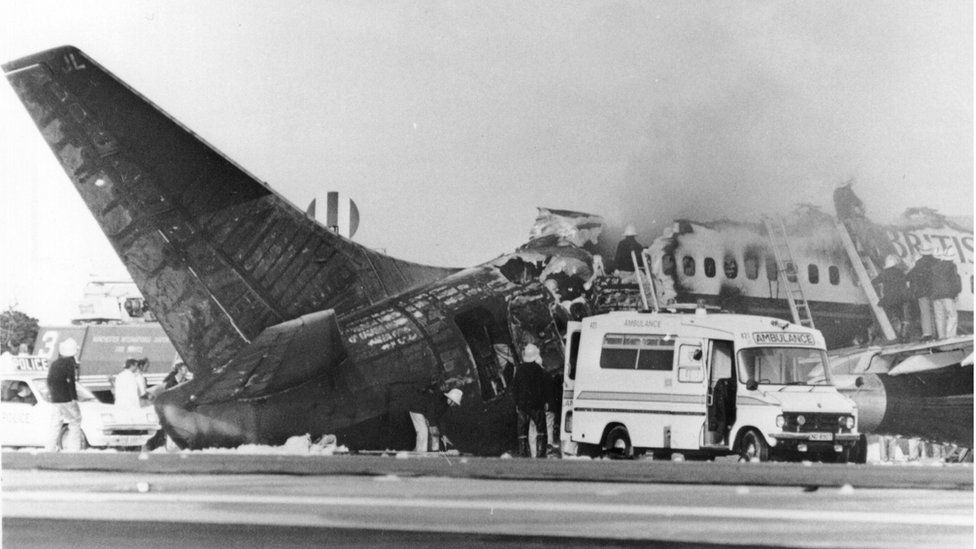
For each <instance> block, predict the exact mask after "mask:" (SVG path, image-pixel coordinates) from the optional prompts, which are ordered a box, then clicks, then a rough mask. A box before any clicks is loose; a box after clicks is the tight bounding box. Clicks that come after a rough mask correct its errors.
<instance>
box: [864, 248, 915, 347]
mask: <svg viewBox="0 0 976 549" xmlns="http://www.w3.org/2000/svg"><path fill="white" fill-rule="evenodd" d="M898 263H899V261H898V256H895V255H889V256H888V257H886V258H885V269H884V270H883V271H881V274H879V275H878V277H877V278H875V279H874V280H873V281H872V282H873V283H874V284H875V285H876V286H878V287H879V288H880V291H881V299H880V300H878V305H880V306H881V308H882V309H884V312H885V314H886V315H887V316H888V320H889V321H890V322H891V327H892V328H894V330H895V333H896V334H897V335H898V339H899V340H902V339H904V337H905V331H906V330H905V328H906V325H907V323H908V316H907V314H906V309H907V308H908V300H909V299H910V296H909V294H908V279H907V278H906V277H905V273H904V272H902V270H901V267H900V266H899V265H898Z"/></svg>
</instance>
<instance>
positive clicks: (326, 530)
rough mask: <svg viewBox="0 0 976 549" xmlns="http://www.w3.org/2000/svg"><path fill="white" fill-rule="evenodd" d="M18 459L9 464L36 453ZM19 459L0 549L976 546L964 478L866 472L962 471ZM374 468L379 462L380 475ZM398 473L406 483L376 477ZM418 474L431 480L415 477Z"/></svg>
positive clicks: (8, 487)
mask: <svg viewBox="0 0 976 549" xmlns="http://www.w3.org/2000/svg"><path fill="white" fill-rule="evenodd" d="M14 454H16V455H17V456H18V459H19V458H20V457H22V456H30V454H26V453H14ZM14 454H11V453H5V454H3V466H4V469H3V482H2V486H3V514H4V524H3V538H4V539H3V541H4V546H5V547H40V546H49V545H48V544H49V543H53V544H54V545H62V546H63V545H65V544H64V543H63V541H64V539H65V537H64V536H66V535H67V536H69V537H70V539H71V540H72V543H71V545H78V546H79V547H85V546H90V547H127V548H128V547H132V546H139V547H168V548H172V547H174V546H175V547H226V546H230V545H233V546H239V547H269V546H289V547H310V546H321V545H323V544H330V545H335V546H363V545H369V546H380V547H394V546H396V547H423V546H430V545H433V544H437V545H444V544H447V545H450V546H474V547H478V546H480V547H487V546H492V547H506V546H516V545H517V546H519V547H595V546H601V547H613V546H629V547H635V546H641V547H648V546H675V545H674V544H676V543H678V544H682V545H677V546H679V547H681V546H685V547H729V546H750V547H751V546H767V547H885V548H892V547H931V546H937V547H940V548H947V547H972V545H973V516H972V509H973V493H972V490H971V486H972V484H971V483H972V469H971V468H970V467H965V466H964V467H959V468H957V467H943V468H938V467H901V468H892V467H874V468H873V469H875V470H879V471H882V472H883V471H896V472H897V473H898V474H897V475H891V477H892V478H894V477H902V479H903V483H904V484H905V485H909V486H910V485H912V484H913V480H912V477H913V476H915V475H920V476H922V477H927V476H928V475H929V470H936V469H939V470H942V469H948V470H951V471H961V472H962V474H959V475H958V476H960V477H965V476H967V475H968V478H969V488H963V489H959V486H958V485H957V486H955V488H954V489H938V490H936V489H931V488H925V489H918V488H912V489H906V488H886V489H877V488H863V487H855V486H853V485H846V486H845V485H841V487H836V486H834V485H832V484H831V482H816V483H809V484H806V485H802V484H795V485H793V486H768V485H752V486H747V485H745V484H736V483H735V482H734V479H728V481H727V482H724V483H719V484H689V483H680V484H676V483H661V482H657V481H640V480H638V481H629V480H628V481H620V480H619V479H613V480H611V481H607V480H570V479H568V478H562V479H561V480H562V481H560V482H553V481H548V480H537V479H536V480H533V479H527V478H524V477H525V476H528V475H527V474H526V471H527V470H528V471H529V472H531V468H529V465H532V466H535V467H540V468H542V469H541V470H542V471H546V470H549V469H554V470H559V469H561V467H560V463H563V464H571V463H572V462H569V461H565V462H559V461H557V460H549V461H544V462H543V461H537V462H531V461H529V460H486V461H485V462H481V461H478V460H475V461H474V462H471V461H469V462H468V463H467V465H470V466H471V468H480V469H482V470H485V471H489V472H491V471H494V470H495V469H501V470H506V471H508V474H509V476H510V477H511V478H491V479H487V478H474V477H473V476H472V475H471V474H470V473H471V471H468V473H469V474H467V475H465V476H460V475H453V476H451V475H443V474H437V472H436V471H437V470H439V471H442V472H443V471H451V470H452V468H451V467H450V466H447V465H446V464H441V465H440V466H438V465H435V463H436V462H438V461H441V460H443V458H424V459H394V458H375V457H370V458H368V459H364V458H352V457H349V456H346V457H343V458H322V457H314V456H291V457H294V458H298V459H299V462H300V460H301V459H304V460H305V463H306V468H307V469H312V468H314V467H312V464H319V467H324V465H321V464H322V463H332V464H333V469H332V472H331V473H328V474H316V473H309V472H308V471H306V472H304V473H300V474H295V473H291V474H280V471H278V473H279V474H237V473H233V472H224V473H222V474H211V473H203V472H198V473H196V474H186V473H161V472H152V471H149V470H148V469H149V465H151V464H153V463H154V461H155V462H157V463H156V465H157V466H159V465H160V464H164V462H165V465H166V467H168V466H170V464H169V461H168V460H169V458H173V459H176V460H180V461H182V462H184V463H195V462H194V461H193V460H194V459H195V458H193V457H189V456H188V457H184V458H180V457H179V456H178V455H177V456H169V455H167V456H165V458H166V459H165V460H163V459H161V460H156V459H155V458H156V457H158V456H156V455H155V454H153V455H149V456H148V459H142V460H140V459H139V458H138V455H120V456H121V457H122V458H132V462H135V463H139V464H143V465H144V466H145V467H146V470H128V471H121V470H115V471H57V470H50V469H36V468H29V467H23V468H22V467H16V468H10V467H8V463H9V462H10V461H11V459H10V458H11V456H12V455H14ZM110 455H111V454H102V455H101V456H100V457H103V458H104V457H106V456H110ZM39 456H40V455H39ZM39 456H34V457H35V458H36V457H39ZM55 457H63V456H55ZM76 457H77V456H76ZM94 457H99V456H97V455H96V456H94ZM226 457H227V456H221V457H220V459H217V460H215V461H213V460H212V461H213V463H212V464H211V466H212V467H216V466H226V465H227V464H232V465H234V466H237V467H238V468H241V467H242V466H241V465H240V463H241V462H243V461H248V460H249V458H251V461H253V462H254V465H259V464H260V463H262V462H281V463H286V464H288V465H289V467H294V460H292V459H285V460H282V459H280V458H282V457H283V456H274V457H270V456H233V457H234V458H235V459H233V460H227V459H225V458H226ZM255 458H261V459H255ZM86 459H88V457H87V456H86ZM377 459H378V460H383V461H380V462H375V461H374V460H377ZM451 459H452V460H454V459H457V458H451ZM14 461H16V460H14ZM54 461H57V460H52V461H48V462H45V463H47V465H50V464H51V463H53V462H54ZM102 461H105V460H102ZM109 461H111V460H109ZM122 461H124V460H122ZM204 461H207V460H203V459H201V461H200V463H197V464H196V467H198V468H201V469H202V467H203V465H202V464H203V462H204ZM499 462H501V463H499ZM65 463H66V462H65ZM335 463H342V464H344V465H343V467H353V465H355V467H358V468H360V469H361V470H363V471H369V472H367V473H365V474H361V475H356V476H352V475H350V474H349V473H336V472H335V467H338V466H336V465H334V464H335ZM377 463H385V464H386V466H385V467H384V466H381V465H377ZM523 464H529V465H523ZM638 464H640V462H638ZM62 465H64V463H62ZM586 465H588V466H590V467H592V468H593V469H594V471H595V472H591V473H590V476H591V477H596V476H599V474H598V473H599V471H600V469H601V466H604V465H608V466H609V467H610V469H611V470H612V469H613V468H614V467H616V465H617V462H589V463H586ZM625 465H635V464H633V463H631V464H625ZM643 465H644V467H645V469H647V468H652V467H648V466H652V465H654V466H661V467H662V468H661V469H659V470H658V471H657V473H655V474H657V475H663V474H664V472H665V471H675V470H681V469H682V468H685V467H690V469H688V471H692V472H700V471H702V470H704V469H706V468H711V469H713V471H714V472H713V473H712V476H714V477H716V478H725V477H726V476H728V475H734V474H736V472H737V471H743V470H746V471H747V470H749V468H755V470H757V471H764V470H767V468H766V467H765V466H764V465H761V464H741V465H739V464H702V463H644V464H643ZM725 465H728V467H725ZM771 465H779V466H781V468H780V470H779V472H777V475H783V476H788V475H789V474H791V473H792V474H806V475H808V476H807V477H806V478H807V480H811V479H813V480H816V479H815V477H818V476H819V477H821V479H828V480H829V478H830V477H831V475H838V474H839V473H837V471H839V470H847V469H850V470H851V471H858V470H860V468H859V467H854V466H833V465H831V466H809V467H805V466H803V465H786V464H771ZM665 466H666V467H665ZM398 467H400V468H402V469H403V470H404V471H405V472H404V474H397V473H392V472H389V471H384V469H396V468H398ZM574 467H578V466H574ZM160 468H165V467H160ZM418 468H427V469H430V470H432V471H434V472H432V473H418V472H417V470H418ZM523 468H528V469H523ZM625 469H626V468H625ZM869 469H870V468H869ZM570 470H572V468H570ZM825 471H827V472H826V473H825ZM564 473H565V471H564V472H563V473H561V474H564ZM862 473H863V471H862ZM532 474H538V473H532ZM519 475H522V476H521V477H519ZM872 475H873V476H872ZM953 475H956V473H951V474H949V475H943V476H942V477H941V480H939V482H940V483H942V485H943V488H946V487H948V485H949V484H952V483H951V482H950V483H946V482H945V480H946V478H950V479H951V478H952V477H953ZM861 476H867V477H870V478H874V481H873V482H876V483H877V482H878V481H879V480H885V481H886V482H889V480H886V479H888V475H887V474H881V473H880V472H875V471H871V474H862V475H861ZM955 482H956V483H957V484H958V481H955ZM892 484H893V482H892ZM82 533H83V535H81V534H82ZM59 540H60V543H59Z"/></svg>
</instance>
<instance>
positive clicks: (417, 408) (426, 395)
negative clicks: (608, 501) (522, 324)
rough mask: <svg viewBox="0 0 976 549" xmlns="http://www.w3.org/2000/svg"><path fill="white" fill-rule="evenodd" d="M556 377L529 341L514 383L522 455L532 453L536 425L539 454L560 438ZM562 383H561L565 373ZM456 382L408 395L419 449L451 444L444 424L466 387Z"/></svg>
mask: <svg viewBox="0 0 976 549" xmlns="http://www.w3.org/2000/svg"><path fill="white" fill-rule="evenodd" d="M556 381H557V380H556V378H554V377H553V376H551V375H550V374H549V373H548V372H546V370H545V369H544V368H543V366H542V355H541V352H540V351H539V347H538V346H537V345H535V344H534V343H527V344H526V345H525V347H524V349H523V350H522V360H521V361H520V362H519V363H518V365H517V366H515V373H514V376H513V378H512V384H511V391H512V396H513V398H514V400H515V411H516V414H517V423H516V425H517V439H518V447H517V450H516V454H517V455H518V456H519V457H532V451H531V445H530V443H529V432H530V430H531V427H532V426H534V427H535V431H536V438H535V457H539V458H544V457H546V456H547V454H548V453H549V452H550V451H551V450H550V448H551V447H552V446H551V443H552V441H554V440H555V439H556V438H557V437H556V432H555V431H554V429H555V425H556V424H557V420H556V418H557V417H558V415H559V404H560V402H559V397H560V396H561V394H560V392H559V391H558V390H556V388H555V384H556ZM558 383H559V384H560V386H561V384H562V378H561V377H560V378H559V379H558ZM453 385H455V383H451V382H437V381H434V382H432V383H431V384H430V385H428V386H427V387H425V388H423V389H420V390H418V391H416V392H415V393H413V394H412V395H411V396H410V398H409V399H408V410H409V414H410V421H411V422H412V423H413V428H414V431H415V433H416V441H415V444H414V451H415V452H438V451H441V450H446V449H447V447H448V446H450V445H451V442H450V440H449V439H448V438H447V436H445V434H444V432H443V424H444V422H445V419H446V416H447V413H448V412H449V411H450V410H451V409H452V408H456V407H458V406H460V405H461V400H462V398H463V396H464V391H463V390H462V389H461V388H459V387H456V386H453ZM452 386H453V387H452ZM449 387H451V388H449Z"/></svg>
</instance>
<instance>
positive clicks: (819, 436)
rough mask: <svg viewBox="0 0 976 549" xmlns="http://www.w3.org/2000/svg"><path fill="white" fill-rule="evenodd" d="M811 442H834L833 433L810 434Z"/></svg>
mask: <svg viewBox="0 0 976 549" xmlns="http://www.w3.org/2000/svg"><path fill="white" fill-rule="evenodd" d="M810 440H834V434H833V433H810Z"/></svg>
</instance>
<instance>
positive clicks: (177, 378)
mask: <svg viewBox="0 0 976 549" xmlns="http://www.w3.org/2000/svg"><path fill="white" fill-rule="evenodd" d="M191 379H193V374H192V373H191V372H190V369H189V368H187V367H186V363H184V362H183V361H179V362H177V363H176V364H174V365H173V369H172V370H170V372H169V373H168V374H166V377H164V378H163V382H162V383H160V384H159V385H156V386H155V387H153V388H152V389H151V390H149V391H147V395H146V396H148V397H149V399H150V400H154V399H155V398H156V397H157V396H159V393H161V392H163V391H165V390H166V389H170V388H173V387H176V386H177V385H179V384H180V383H183V382H186V381H190V380H191ZM164 445H167V437H166V431H164V430H162V429H160V430H158V431H156V434H155V435H153V436H152V438H150V439H149V440H147V441H146V443H145V444H143V446H142V449H143V450H144V451H147V452H149V451H152V450H155V449H156V448H159V447H160V446H164ZM169 446H171V447H174V448H175V447H176V444H175V443H172V442H170V443H169Z"/></svg>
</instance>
